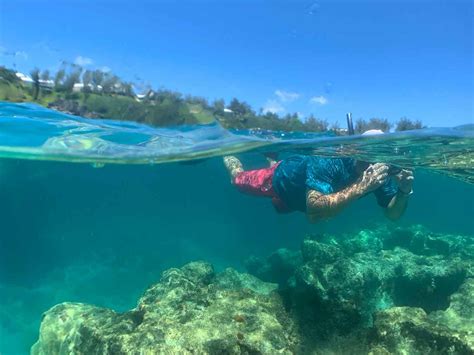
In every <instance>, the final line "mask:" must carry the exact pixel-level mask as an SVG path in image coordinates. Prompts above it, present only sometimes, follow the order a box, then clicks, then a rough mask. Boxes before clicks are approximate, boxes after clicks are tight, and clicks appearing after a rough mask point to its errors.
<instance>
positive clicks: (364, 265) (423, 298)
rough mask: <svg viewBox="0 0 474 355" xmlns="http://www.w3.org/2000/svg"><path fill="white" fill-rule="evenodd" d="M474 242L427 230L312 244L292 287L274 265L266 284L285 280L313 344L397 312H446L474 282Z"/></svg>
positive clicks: (367, 233)
mask: <svg viewBox="0 0 474 355" xmlns="http://www.w3.org/2000/svg"><path fill="white" fill-rule="evenodd" d="M473 241H474V238H473V237H472V236H455V235H446V234H435V233H431V232H429V231H427V230H426V229H424V228H422V227H420V226H413V227H410V228H388V227H386V226H382V227H379V228H374V229H371V230H362V231H360V232H358V233H356V234H352V235H351V234H346V235H342V236H340V237H335V236H331V235H317V236H311V237H309V238H307V239H305V240H304V241H303V243H302V247H301V255H302V258H301V259H300V264H299V265H298V264H296V265H293V270H294V272H293V274H291V275H287V280H286V281H285V280H283V281H282V280H278V278H279V277H281V275H280V274H276V275H272V274H271V270H274V269H276V268H275V267H274V266H273V263H274V261H273V258H268V259H267V260H266V261H260V265H264V266H265V270H266V273H265V274H264V277H265V280H272V281H274V280H278V282H279V285H280V289H279V292H280V294H281V295H282V296H283V298H284V302H285V305H286V307H287V309H289V310H290V313H291V315H292V317H294V319H295V320H296V322H297V324H298V325H299V327H300V330H301V331H302V332H303V333H305V332H306V333H307V334H308V335H305V337H306V338H308V337H310V338H311V337H313V338H314V337H319V338H321V337H322V338H324V337H325V336H328V337H329V336H333V335H334V334H337V335H347V334H349V333H351V332H353V331H354V330H355V329H361V328H368V327H370V326H371V325H372V315H373V314H374V312H377V311H381V310H385V309H389V308H391V307H403V306H408V307H418V308H421V309H422V310H423V312H432V313H433V314H434V313H436V311H441V310H444V309H446V308H447V307H448V306H449V300H450V298H449V297H450V295H452V294H453V293H455V292H456V291H457V290H458V289H459V287H460V286H461V284H463V282H464V281H465V280H466V279H467V278H470V277H474V265H473V260H474V255H473V254H471V251H472V245H473V244H474V243H473ZM294 253H296V252H294ZM261 269H262V268H261ZM261 269H257V270H258V271H260V270H261ZM254 270H255V269H254ZM254 270H252V269H249V272H251V273H253V272H254ZM256 275H257V276H260V277H261V275H262V273H261V272H260V273H257V274H256Z"/></svg>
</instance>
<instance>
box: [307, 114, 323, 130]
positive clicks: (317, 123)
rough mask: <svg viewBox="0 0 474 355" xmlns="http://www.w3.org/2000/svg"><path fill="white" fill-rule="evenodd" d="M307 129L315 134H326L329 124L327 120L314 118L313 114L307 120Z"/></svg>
mask: <svg viewBox="0 0 474 355" xmlns="http://www.w3.org/2000/svg"><path fill="white" fill-rule="evenodd" d="M304 126H305V129H306V130H308V131H313V132H326V131H327V130H328V127H329V123H328V121H326V120H321V119H319V118H316V117H314V115H313V114H311V115H310V116H309V117H308V118H307V119H306V122H305V123H304Z"/></svg>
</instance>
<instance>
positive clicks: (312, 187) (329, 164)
mask: <svg viewBox="0 0 474 355" xmlns="http://www.w3.org/2000/svg"><path fill="white" fill-rule="evenodd" d="M267 159H269V157H268V156H267ZM269 161H270V164H271V166H270V167H269V168H264V169H257V170H250V171H244V169H243V166H242V163H241V162H240V161H239V160H238V159H237V158H236V157H233V156H228V157H224V164H225V165H226V167H227V169H228V171H229V173H230V175H231V178H232V180H231V181H232V183H233V184H234V185H235V186H236V187H237V188H238V189H239V190H240V191H242V192H245V193H248V194H251V195H255V196H264V197H270V198H271V199H272V203H273V205H274V206H275V208H276V210H277V211H278V212H282V213H287V212H293V211H301V212H304V213H306V215H307V216H308V218H309V220H310V221H311V222H315V221H317V220H320V219H325V218H329V217H332V216H334V215H336V214H337V213H339V212H340V210H341V209H343V208H344V207H345V206H347V204H349V203H350V202H351V201H354V200H356V199H358V198H360V197H363V196H365V195H367V194H369V193H371V192H373V193H374V194H375V196H376V198H377V202H378V204H379V205H380V206H381V207H383V208H384V209H385V212H386V216H387V217H388V218H390V219H393V220H394V219H397V218H399V217H400V216H401V215H402V214H403V212H404V211H405V208H406V206H407V201H408V196H409V195H410V194H411V193H412V189H411V186H412V183H413V173H412V172H411V171H409V170H406V169H398V173H396V174H395V175H393V174H389V173H390V169H389V166H388V165H387V164H383V163H375V164H370V163H367V162H363V161H358V160H355V159H353V158H326V157H317V156H306V155H294V156H291V157H289V158H285V159H283V160H281V161H279V162H276V161H274V160H273V159H269ZM397 185H398V186H397Z"/></svg>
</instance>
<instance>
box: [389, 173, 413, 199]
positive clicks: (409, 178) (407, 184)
mask: <svg viewBox="0 0 474 355" xmlns="http://www.w3.org/2000/svg"><path fill="white" fill-rule="evenodd" d="M393 177H394V178H395V181H396V182H397V184H398V189H399V190H400V191H401V192H403V193H404V194H406V195H408V194H409V193H410V192H411V190H412V186H413V180H414V179H415V177H414V176H413V171H411V170H408V169H402V171H400V172H399V173H398V174H397V175H394V176H393Z"/></svg>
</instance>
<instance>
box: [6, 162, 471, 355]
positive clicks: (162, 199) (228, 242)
mask: <svg viewBox="0 0 474 355" xmlns="http://www.w3.org/2000/svg"><path fill="white" fill-rule="evenodd" d="M244 161H245V162H246V163H247V164H248V165H251V164H252V163H253V164H257V163H259V162H260V161H259V157H258V156H257V155H247V156H244ZM0 171H1V175H0V181H1V184H0V200H1V201H2V203H1V205H0V216H1V217H0V218H1V224H2V233H1V239H0V243H1V244H0V250H1V257H0V263H1V264H0V279H1V286H0V287H1V288H0V290H1V294H2V304H1V309H0V313H1V315H2V316H1V318H0V319H1V325H0V326H1V328H0V334H1V335H2V336H1V337H0V349H1V350H2V354H13V353H18V352H27V351H28V349H29V347H30V346H31V345H32V343H33V342H34V341H35V340H36V339H37V336H38V329H39V323H40V320H41V314H42V312H44V311H46V310H47V309H48V308H49V307H51V306H53V305H55V304H57V303H60V302H63V301H80V302H85V303H92V304H96V305H100V306H105V307H111V308H114V309H116V310H126V309H129V308H132V307H134V305H135V303H136V300H137V299H138V297H139V296H140V294H141V293H142V292H143V291H144V289H145V288H146V287H147V286H149V285H150V284H151V283H153V282H156V281H157V280H158V279H159V274H160V272H161V271H163V270H164V269H166V268H169V267H174V266H180V265H183V264H184V263H186V262H189V261H192V260H201V259H202V260H207V261H209V262H211V263H213V264H214V266H215V267H216V268H217V269H223V268H225V267H228V266H232V267H235V268H237V269H239V270H243V264H242V262H243V261H244V260H245V258H246V257H248V256H249V255H251V254H254V255H258V256H266V255H269V254H270V253H271V252H273V251H274V250H275V249H277V248H281V247H287V248H292V249H296V248H298V247H299V245H300V244H301V242H302V240H303V238H304V237H305V235H307V234H309V233H321V232H329V233H336V234H337V233H343V232H349V233H350V232H357V231H359V230H360V229H363V228H371V227H372V226H374V225H375V224H377V223H389V222H386V221H385V220H384V217H383V214H382V212H381V211H380V210H379V208H378V207H377V206H376V203H375V199H374V198H373V197H372V196H370V197H367V198H365V199H362V200H360V201H357V202H356V203H354V205H353V206H350V208H348V209H347V210H345V211H344V212H343V213H342V214H341V215H340V216H338V217H337V218H336V219H334V220H330V221H328V222H325V223H321V224H316V225H309V224H308V223H307V222H306V219H305V217H304V216H303V215H300V214H291V215H278V214H276V213H275V212H274V210H273V208H272V206H271V204H270V203H269V201H267V200H265V199H259V198H254V197H249V196H245V195H242V194H239V193H238V192H237V191H236V190H235V189H234V188H233V186H231V185H230V183H229V181H228V177H227V172H226V171H225V169H224V167H223V165H222V163H221V160H220V159H218V158H216V159H212V160H210V161H207V162H205V163H203V164H199V165H192V166H185V165H178V164H165V165H160V166H138V167H137V166H105V167H104V168H100V169H97V168H93V167H91V166H90V165H77V164H67V163H44V162H31V161H20V160H2V161H1V170H0ZM414 190H415V194H414V195H413V197H412V200H411V201H410V205H409V208H408V210H407V212H406V215H405V216H404V217H403V219H402V220H401V221H399V222H397V223H398V224H400V225H412V224H422V225H424V226H426V227H427V228H429V229H430V230H433V231H436V232H446V233H453V234H469V235H473V234H474V226H473V223H472V216H473V215H474V213H473V212H474V207H473V203H472V196H473V193H474V187H473V186H472V185H468V184H466V183H463V182H460V181H457V180H454V179H452V178H448V177H444V176H440V175H434V174H429V173H423V172H418V173H416V182H415V187H414Z"/></svg>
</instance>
